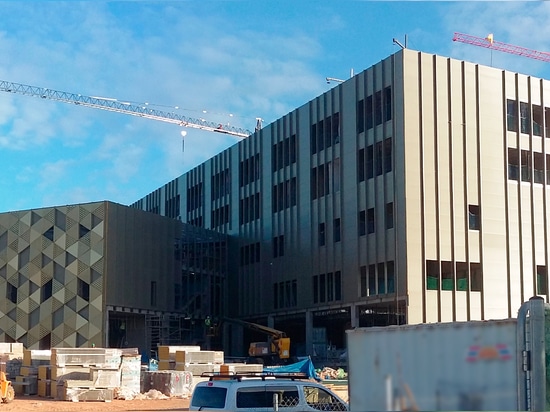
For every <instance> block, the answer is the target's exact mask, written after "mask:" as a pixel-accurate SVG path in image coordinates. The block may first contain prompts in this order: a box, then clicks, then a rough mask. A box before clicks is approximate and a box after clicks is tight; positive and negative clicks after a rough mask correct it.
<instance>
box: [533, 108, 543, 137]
mask: <svg viewBox="0 0 550 412" xmlns="http://www.w3.org/2000/svg"><path fill="white" fill-rule="evenodd" d="M543 122H544V121H543V115H542V106H538V105H533V135H535V136H542V128H543Z"/></svg>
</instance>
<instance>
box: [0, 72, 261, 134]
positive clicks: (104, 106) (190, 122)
mask: <svg viewBox="0 0 550 412" xmlns="http://www.w3.org/2000/svg"><path fill="white" fill-rule="evenodd" d="M0 91H2V92H6V93H15V94H22V95H26V96H33V97H39V98H41V99H50V100H55V101H58V102H63V103H70V104H76V105H80V106H84V107H92V108H94V109H100V110H107V111H110V112H117V113H123V114H129V115H131V116H137V117H144V118H146V119H152V120H159V121H161V122H166V123H172V124H177V125H179V126H183V127H191V128H195V129H200V130H206V131H210V132H216V133H224V134H228V135H232V136H237V137H240V138H246V137H248V136H250V135H251V134H253V132H251V131H249V130H246V129H242V128H239V127H234V126H230V125H223V124H221V123H214V122H209V121H206V120H204V119H195V118H189V117H186V116H182V115H180V114H177V113H173V112H165V111H161V110H156V109H152V108H151V107H150V105H149V104H148V103H145V104H143V105H139V104H135V103H132V102H127V101H119V100H118V99H113V98H109V97H96V96H83V95H81V94H75V93H69V92H62V91H58V90H52V89H46V88H43V87H37V86H29V85H26V84H20V83H13V82H8V81H5V80H0ZM261 127H262V119H260V118H257V119H256V129H255V131H258V130H260V129H261Z"/></svg>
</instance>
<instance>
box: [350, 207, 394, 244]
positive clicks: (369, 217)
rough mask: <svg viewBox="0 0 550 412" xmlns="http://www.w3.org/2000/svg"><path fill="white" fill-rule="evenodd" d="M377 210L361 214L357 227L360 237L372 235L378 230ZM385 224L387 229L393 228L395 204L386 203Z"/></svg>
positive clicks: (365, 211)
mask: <svg viewBox="0 0 550 412" xmlns="http://www.w3.org/2000/svg"><path fill="white" fill-rule="evenodd" d="M375 216H376V213H375V210H374V208H373V207H371V208H369V209H367V210H361V211H360V212H359V221H358V225H357V229H358V232H359V233H358V234H359V236H365V235H370V234H371V233H374V232H375V230H376V220H375ZM384 222H385V228H386V229H392V228H393V202H390V203H386V206H385V208H384Z"/></svg>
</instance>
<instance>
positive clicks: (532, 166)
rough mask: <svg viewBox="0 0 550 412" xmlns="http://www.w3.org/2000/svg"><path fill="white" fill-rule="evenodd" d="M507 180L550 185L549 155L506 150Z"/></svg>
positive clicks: (511, 149)
mask: <svg viewBox="0 0 550 412" xmlns="http://www.w3.org/2000/svg"><path fill="white" fill-rule="evenodd" d="M545 169H546V171H545ZM508 179H510V180H518V181H522V182H531V180H532V181H533V183H540V184H547V185H548V184H550V155H548V154H546V155H545V154H543V153H539V152H533V153H531V152H530V151H529V150H519V149H513V148H508Z"/></svg>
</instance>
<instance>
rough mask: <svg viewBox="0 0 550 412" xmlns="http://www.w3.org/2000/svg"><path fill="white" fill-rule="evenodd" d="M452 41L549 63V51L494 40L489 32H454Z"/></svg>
mask: <svg viewBox="0 0 550 412" xmlns="http://www.w3.org/2000/svg"><path fill="white" fill-rule="evenodd" d="M453 41H458V42H461V43H466V44H471V45H472V46H478V47H485V48H487V49H492V50H497V51H501V52H505V53H510V54H515V55H517V56H523V57H528V58H530V59H535V60H541V61H543V62H547V63H550V53H547V52H541V51H537V50H531V49H526V48H525V47H521V46H514V45H513V44H507V43H502V42H499V41H495V40H494V39H493V35H492V34H489V35H488V36H487V37H477V36H472V35H470V34H464V33H456V32H455V34H454V36H453Z"/></svg>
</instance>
